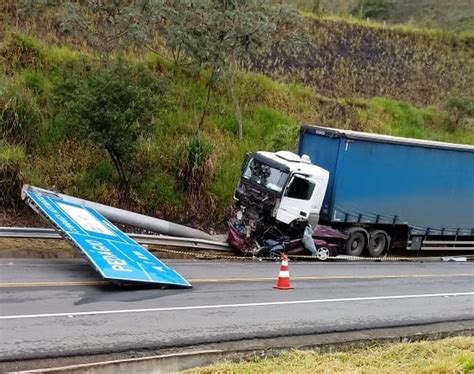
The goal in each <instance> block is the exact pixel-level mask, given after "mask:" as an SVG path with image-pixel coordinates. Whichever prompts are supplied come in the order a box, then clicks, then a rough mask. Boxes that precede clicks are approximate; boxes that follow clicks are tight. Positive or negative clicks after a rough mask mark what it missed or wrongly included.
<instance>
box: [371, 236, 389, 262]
mask: <svg viewBox="0 0 474 374" xmlns="http://www.w3.org/2000/svg"><path fill="white" fill-rule="evenodd" d="M388 244H389V236H388V234H387V233H386V232H385V231H383V230H374V231H371V232H370V240H369V255H370V256H371V257H380V256H381V255H382V254H383V253H384V252H385V251H386V250H388Z"/></svg>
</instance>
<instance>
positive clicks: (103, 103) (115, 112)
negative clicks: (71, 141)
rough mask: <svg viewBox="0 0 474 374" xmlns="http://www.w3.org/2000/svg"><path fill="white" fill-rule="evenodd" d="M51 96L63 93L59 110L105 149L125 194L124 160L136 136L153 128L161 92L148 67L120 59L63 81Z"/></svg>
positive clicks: (79, 132) (78, 132)
mask: <svg viewBox="0 0 474 374" xmlns="http://www.w3.org/2000/svg"><path fill="white" fill-rule="evenodd" d="M56 96H57V97H59V98H60V100H63V99H62V98H63V97H66V99H65V102H64V106H65V108H64V112H65V113H66V117H67V119H68V120H69V121H70V122H71V127H72V129H71V131H73V132H74V134H75V135H76V136H78V137H80V138H84V139H88V140H91V141H92V142H94V143H95V144H97V145H99V146H101V147H103V148H104V149H105V150H106V152H107V153H108V155H109V156H110V158H111V160H112V162H113V164H114V166H115V169H116V170H117V173H118V176H119V181H120V185H121V187H123V190H124V191H125V192H126V193H128V185H129V183H128V181H129V179H128V171H127V166H126V164H127V162H128V161H129V160H130V159H131V157H132V156H133V154H134V151H135V149H136V146H137V144H138V140H139V138H140V137H141V136H144V135H146V134H147V133H148V132H149V131H150V130H151V128H152V124H153V119H154V114H155V113H156V112H157V110H158V109H159V108H160V105H161V101H162V96H163V91H162V87H161V84H160V82H159V81H158V80H157V78H156V77H154V76H153V74H152V73H151V72H150V71H149V70H148V69H146V68H144V67H133V66H130V65H125V64H124V63H122V62H120V61H119V62H117V63H116V64H115V65H113V66H112V67H111V68H109V69H104V70H101V71H99V72H95V73H93V74H91V75H90V76H89V77H74V78H71V79H69V80H67V81H66V82H65V83H64V84H63V85H62V86H61V87H60V88H59V89H58V91H57V93H56Z"/></svg>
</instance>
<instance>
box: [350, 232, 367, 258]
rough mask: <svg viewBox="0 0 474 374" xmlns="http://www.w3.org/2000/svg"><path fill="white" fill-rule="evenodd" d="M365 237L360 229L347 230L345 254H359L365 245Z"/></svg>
mask: <svg viewBox="0 0 474 374" xmlns="http://www.w3.org/2000/svg"><path fill="white" fill-rule="evenodd" d="M366 238H367V237H366V235H365V234H364V231H362V230H356V231H353V232H349V239H347V241H346V254H347V255H348V256H360V255H361V254H362V252H363V251H364V249H365V247H366V245H367V239H366Z"/></svg>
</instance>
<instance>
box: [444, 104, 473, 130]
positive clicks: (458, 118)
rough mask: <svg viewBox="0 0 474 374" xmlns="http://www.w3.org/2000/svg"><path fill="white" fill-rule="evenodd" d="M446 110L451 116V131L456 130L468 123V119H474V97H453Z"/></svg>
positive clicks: (446, 105)
mask: <svg viewBox="0 0 474 374" xmlns="http://www.w3.org/2000/svg"><path fill="white" fill-rule="evenodd" d="M445 109H446V110H447V112H448V113H449V115H450V116H451V120H452V122H451V123H452V126H450V127H451V130H452V131H454V130H456V129H457V128H458V127H459V125H461V124H463V123H464V122H466V120H467V119H468V118H471V120H472V118H474V97H472V96H451V97H450V98H449V99H448V100H447V102H446V104H445Z"/></svg>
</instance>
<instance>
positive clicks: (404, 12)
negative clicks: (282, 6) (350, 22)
mask: <svg viewBox="0 0 474 374" xmlns="http://www.w3.org/2000/svg"><path fill="white" fill-rule="evenodd" d="M277 1H278V0H277ZM278 2H280V1H278ZM285 2H287V3H289V4H292V5H295V6H297V7H298V8H299V9H301V10H303V11H306V12H317V13H324V14H332V15H339V16H347V15H349V14H350V13H351V11H352V10H353V9H354V8H356V7H357V5H358V4H359V0H285ZM387 22H388V23H391V24H407V23H409V24H415V25H419V26H423V27H434V28H439V29H446V30H455V31H474V2H473V1H472V0H450V1H446V0H417V1H413V0H395V7H394V9H393V11H392V12H391V14H390V16H389V18H388V19H387Z"/></svg>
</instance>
